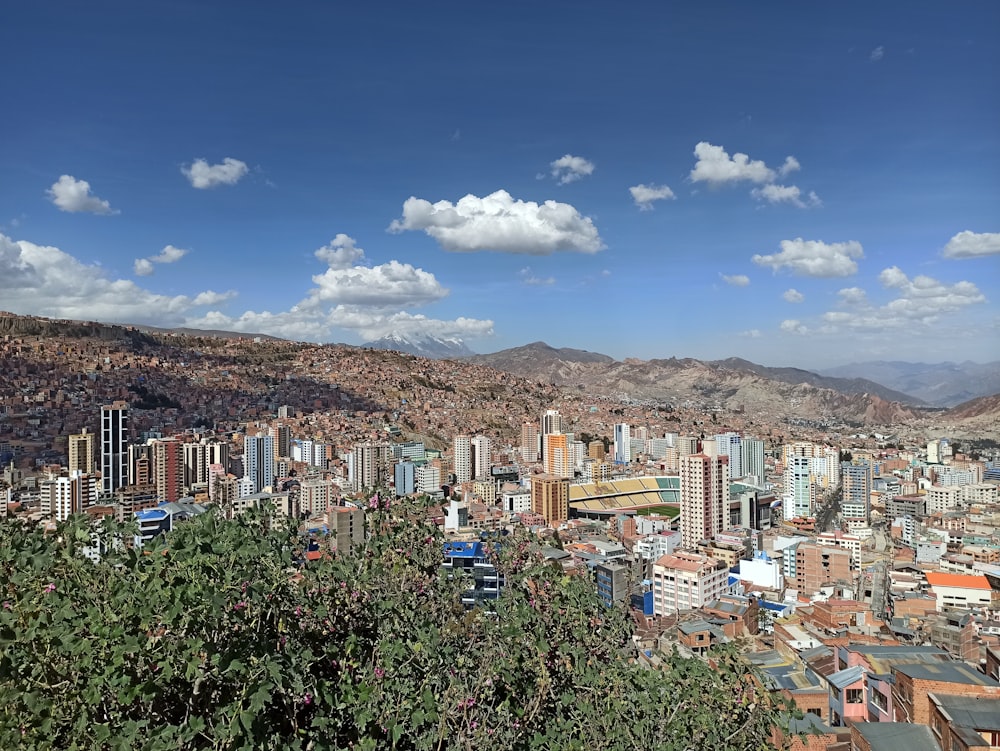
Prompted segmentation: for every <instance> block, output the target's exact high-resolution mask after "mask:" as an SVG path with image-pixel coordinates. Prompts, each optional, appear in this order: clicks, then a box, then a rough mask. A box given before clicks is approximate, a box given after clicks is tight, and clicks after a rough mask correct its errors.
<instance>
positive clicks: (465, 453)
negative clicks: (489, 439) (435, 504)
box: [451, 435, 473, 485]
mask: <svg viewBox="0 0 1000 751" xmlns="http://www.w3.org/2000/svg"><path fill="white" fill-rule="evenodd" d="M451 457H452V470H453V471H454V473H455V482H456V483H457V484H458V485H461V484H462V483H466V482H469V481H470V480H471V479H472V473H473V466H472V438H471V437H470V436H467V435H457V436H455V438H454V440H453V441H452V455H451Z"/></svg>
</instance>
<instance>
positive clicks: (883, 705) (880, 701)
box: [871, 691, 889, 712]
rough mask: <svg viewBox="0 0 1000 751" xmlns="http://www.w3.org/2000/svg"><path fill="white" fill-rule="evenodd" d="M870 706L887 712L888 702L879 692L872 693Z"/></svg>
mask: <svg viewBox="0 0 1000 751" xmlns="http://www.w3.org/2000/svg"><path fill="white" fill-rule="evenodd" d="M871 697H872V704H874V705H875V706H876V707H878V708H879V709H881V710H882V711H883V712H888V711H889V700H888V699H887V698H886V697H885V694H883V693H881V692H879V691H872V692H871Z"/></svg>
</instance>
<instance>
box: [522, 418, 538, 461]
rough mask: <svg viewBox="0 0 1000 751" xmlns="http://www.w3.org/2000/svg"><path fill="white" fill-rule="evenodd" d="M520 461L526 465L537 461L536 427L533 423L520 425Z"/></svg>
mask: <svg viewBox="0 0 1000 751" xmlns="http://www.w3.org/2000/svg"><path fill="white" fill-rule="evenodd" d="M521 459H522V460H523V461H524V462H525V463H527V464H533V463H534V462H537V461H538V426H537V425H535V424H534V423H533V422H526V423H524V424H523V425H521Z"/></svg>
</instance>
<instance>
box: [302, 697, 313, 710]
mask: <svg viewBox="0 0 1000 751" xmlns="http://www.w3.org/2000/svg"><path fill="white" fill-rule="evenodd" d="M302 703H303V704H305V705H306V706H307V707H308V706H309V705H310V704H312V703H313V697H312V694H306V695H305V696H303V697H302Z"/></svg>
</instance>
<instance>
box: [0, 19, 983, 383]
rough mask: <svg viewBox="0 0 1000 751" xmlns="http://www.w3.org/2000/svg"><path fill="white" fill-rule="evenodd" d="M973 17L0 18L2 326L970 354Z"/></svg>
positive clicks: (976, 66)
mask: <svg viewBox="0 0 1000 751" xmlns="http://www.w3.org/2000/svg"><path fill="white" fill-rule="evenodd" d="M998 31H1000V5H998V4H997V3H995V2H992V1H989V2H965V3H961V4H954V5H940V4H930V3H903V2H898V3H881V4H873V3H839V4H832V5H831V4H826V5H820V4H813V3H809V4H804V3H791V2H789V3H735V2H734V3H711V4H708V3H670V4H668V3H652V2H650V3H643V2H640V3H630V4H612V3H606V2H601V3H598V2H544V3H538V2H534V3H517V2H515V3H506V4H470V3H442V2H432V3H425V4H410V3H405V4H404V3H397V4H391V5H376V4H365V3H350V4H348V3H331V2H300V3H288V4H281V5H279V4H275V3H264V2H201V1H199V2H142V3H126V2H115V3H109V2H91V3H87V4H82V3H78V2H45V3H22V4H18V6H17V7H14V8H11V9H8V10H7V11H6V12H5V19H4V23H3V24H2V26H0V48H2V49H3V50H4V57H5V60H6V61H7V62H6V64H5V71H4V74H3V75H2V76H0V94H2V97H3V101H4V102H5V104H6V107H5V110H6V115H5V117H4V118H3V119H2V120H0V309H2V310H10V311H13V312H18V313H31V314H37V315H52V316H62V317H72V318H87V319H96V320H105V321H123V322H135V323H151V324H156V325H163V326H174V325H189V326H195V327H203V328H224V329H230V330H241V331H252V332H264V333H271V334H275V335H279V336H284V337H288V338H292V339H303V340H311V341H340V342H347V343H352V344H356V343H362V342H364V341H368V340H371V339H374V338H378V337H379V336H382V335H385V334H387V333H391V332H397V333H403V334H408V333H413V332H429V333H434V334H437V335H441V336H458V337H461V338H463V339H464V340H465V341H466V342H467V343H468V344H469V345H470V346H471V347H472V348H473V349H474V350H476V351H479V352H489V351H495V350H498V349H502V348H505V347H510V346H517V345H520V344H524V343H527V342H530V341H535V340H539V339H541V340H544V341H546V342H548V343H549V344H552V345H553V346H568V347H577V348H582V349H589V350H594V351H600V352H604V353H607V354H610V355H613V356H615V357H618V358H624V357H629V356H631V357H640V358H653V357H671V356H677V357H699V358H722V357H727V356H741V357H745V358H747V359H750V360H754V361H757V362H763V363H766V364H773V365H798V366H802V367H808V368H822V367H825V366H829V365H835V364H839V363H843V362H849V361H857V360H867V359H908V360H921V361H942V360H949V359H951V360H965V359H971V360H976V361H980V362H982V361H987V360H992V359H997V358H998V357H1000V352H998V349H1000V345H998V342H1000V309H998V305H997V301H996V296H997V293H996V289H997V285H996V282H997V280H998V279H1000V274H998V270H1000V264H998V260H1000V46H998V45H997V43H996V39H997V33H998Z"/></svg>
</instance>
